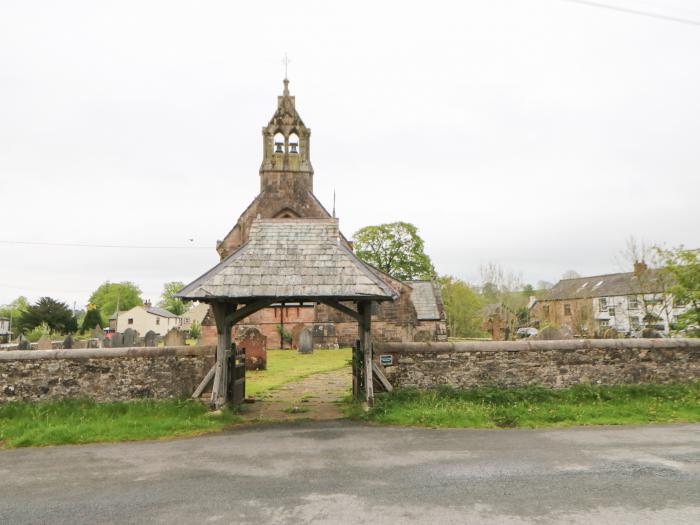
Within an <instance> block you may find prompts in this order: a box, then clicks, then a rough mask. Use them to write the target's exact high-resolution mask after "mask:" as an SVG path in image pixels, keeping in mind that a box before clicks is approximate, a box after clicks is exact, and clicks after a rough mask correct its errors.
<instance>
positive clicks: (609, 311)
mask: <svg viewBox="0 0 700 525" xmlns="http://www.w3.org/2000/svg"><path fill="white" fill-rule="evenodd" d="M608 315H609V316H610V317H615V307H614V306H611V307H610V308H608Z"/></svg>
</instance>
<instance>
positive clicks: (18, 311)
mask: <svg viewBox="0 0 700 525" xmlns="http://www.w3.org/2000/svg"><path fill="white" fill-rule="evenodd" d="M28 306H29V301H27V298H26V297H24V296H23V295H20V296H19V297H18V298H17V299H15V300H14V301H12V302H11V303H8V304H5V305H3V306H1V307H0V317H7V318H8V319H11V320H12V326H11V331H12V337H17V336H18V335H19V324H18V321H19V318H20V317H21V316H22V313H23V312H24V311H25V310H26V309H27V307H28Z"/></svg>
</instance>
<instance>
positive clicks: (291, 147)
mask: <svg viewBox="0 0 700 525" xmlns="http://www.w3.org/2000/svg"><path fill="white" fill-rule="evenodd" d="M298 145H299V144H297V143H296V142H292V143H290V144H289V153H299V152H298V151H297V146H298Z"/></svg>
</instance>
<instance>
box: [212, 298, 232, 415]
mask: <svg viewBox="0 0 700 525" xmlns="http://www.w3.org/2000/svg"><path fill="white" fill-rule="evenodd" d="M235 309H236V305H235V304H233V305H232V304H226V303H214V304H212V311H213V312H214V319H215V320H216V331H217V333H218V339H217V345H216V372H215V373H214V388H213V389H212V393H211V404H212V407H213V408H221V407H222V406H223V405H225V404H226V387H227V384H228V377H227V376H228V366H227V359H228V356H229V354H230V348H231V325H232V322H231V321H230V319H227V317H230V316H229V315H228V314H229V312H231V311H232V310H235Z"/></svg>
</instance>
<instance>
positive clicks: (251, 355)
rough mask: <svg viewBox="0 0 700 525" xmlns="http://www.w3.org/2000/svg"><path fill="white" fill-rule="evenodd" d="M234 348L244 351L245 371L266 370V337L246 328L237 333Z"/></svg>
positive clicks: (256, 330)
mask: <svg viewBox="0 0 700 525" xmlns="http://www.w3.org/2000/svg"><path fill="white" fill-rule="evenodd" d="M236 347H237V348H244V349H245V368H246V370H266V369H267V337H265V336H264V335H263V334H262V333H261V332H260V331H259V330H258V329H257V328H252V327H251V328H247V329H245V330H243V331H242V332H241V333H239V334H238V337H236Z"/></svg>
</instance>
